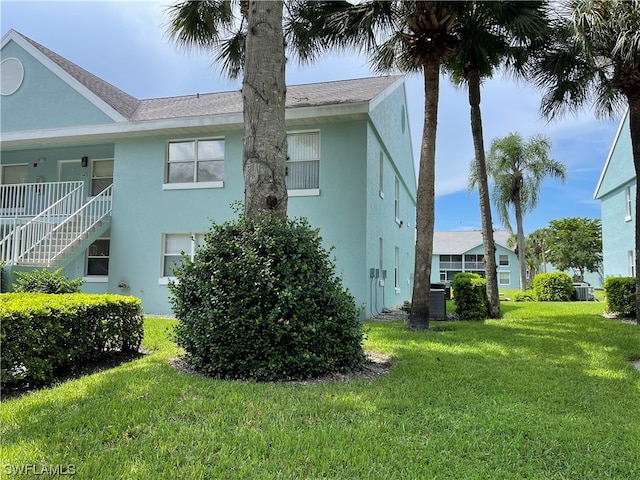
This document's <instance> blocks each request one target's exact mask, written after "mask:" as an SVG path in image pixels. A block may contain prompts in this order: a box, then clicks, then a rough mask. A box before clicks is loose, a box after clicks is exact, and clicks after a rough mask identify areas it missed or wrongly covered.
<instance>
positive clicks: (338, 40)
mask: <svg viewBox="0 0 640 480" xmlns="http://www.w3.org/2000/svg"><path fill="white" fill-rule="evenodd" d="M465 3H466V2H437V1H400V0H392V1H389V0H386V1H384V0H383V1H380V0H371V1H364V2H358V3H352V2H349V1H344V0H341V1H308V2H304V1H300V2H292V3H291V4H290V5H289V6H288V10H289V15H288V18H287V20H286V21H285V34H286V36H287V38H289V39H290V41H291V42H292V46H293V47H294V48H295V51H296V54H297V56H298V58H299V59H300V60H301V61H303V62H305V61H313V60H315V59H316V58H317V57H318V56H319V55H321V54H323V53H325V52H327V51H331V50H341V49H346V50H352V51H358V52H361V53H364V54H366V55H367V56H369V57H370V60H371V63H372V66H373V68H374V70H376V71H378V72H387V71H390V70H394V69H399V70H400V71H403V72H414V71H421V69H422V67H423V65H424V64H425V63H426V62H429V61H433V60H434V59H435V60H437V61H438V62H440V61H442V60H443V59H447V58H450V57H451V56H452V55H454V54H455V52H456V51H457V48H458V43H459V39H458V37H457V36H456V35H455V34H454V33H453V31H452V29H453V27H454V26H455V25H456V21H457V18H458V15H459V14H460V13H461V12H462V11H463V10H464V9H465V8H466V6H465Z"/></svg>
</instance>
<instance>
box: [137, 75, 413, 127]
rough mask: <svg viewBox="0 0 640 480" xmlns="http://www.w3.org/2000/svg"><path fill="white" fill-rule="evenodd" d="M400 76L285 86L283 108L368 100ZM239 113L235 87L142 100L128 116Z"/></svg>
mask: <svg viewBox="0 0 640 480" xmlns="http://www.w3.org/2000/svg"><path fill="white" fill-rule="evenodd" d="M399 78H402V77H400V76H386V77H370V78H359V79H353V80H340V81H334V82H324V83H309V84H305V85H290V86H288V87H287V103H286V106H287V108H299V107H316V106H322V105H342V104H349V103H361V102H368V101H370V100H372V99H374V98H375V97H376V96H378V95H379V94H380V93H382V92H383V91H384V90H385V89H386V88H388V87H389V86H390V85H391V84H393V83H394V82H395V81H397V80H398V79H399ZM231 113H242V94H241V92H240V91H239V90H236V91H232V92H221V93H206V94H197V95H187V96H182V97H169V98H153V99H149V100H142V101H141V102H140V106H139V108H138V110H137V111H136V113H135V115H134V116H133V118H132V120H159V119H163V118H177V117H191V116H199V115H222V114H231Z"/></svg>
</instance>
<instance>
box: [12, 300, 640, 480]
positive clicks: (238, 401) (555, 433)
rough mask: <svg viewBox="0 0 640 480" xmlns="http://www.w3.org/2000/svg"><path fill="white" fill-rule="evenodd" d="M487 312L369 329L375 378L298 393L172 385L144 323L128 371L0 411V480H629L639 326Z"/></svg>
mask: <svg viewBox="0 0 640 480" xmlns="http://www.w3.org/2000/svg"><path fill="white" fill-rule="evenodd" d="M502 307H503V312H504V319H502V320H488V321H486V322H483V323H469V322H453V323H445V322H434V327H437V330H438V331H431V332H424V333H411V332H407V331H405V330H404V328H403V325H402V324H401V323H375V324H374V323H369V324H367V331H368V333H367V340H366V347H367V348H368V349H371V350H376V351H381V352H385V353H388V354H390V355H391V356H392V358H393V361H394V366H393V368H392V370H391V372H390V373H389V374H388V375H386V376H384V377H380V378H378V379H377V380H373V381H365V380H353V381H348V382H340V383H328V384H314V385H311V386H301V385H294V384H273V383H268V384H259V383H254V382H230V381H220V380H212V379H208V378H203V377H196V376H192V375H189V374H186V373H182V372H177V371H175V370H174V369H173V368H172V367H171V366H170V365H169V363H168V360H169V359H170V358H171V357H173V356H175V355H176V352H177V350H176V347H175V346H174V345H173V344H172V343H171V342H170V341H169V340H168V339H167V329H168V328H169V327H170V326H171V323H172V322H171V321H169V320H164V319H153V318H151V319H147V321H146V330H145V339H144V343H143V345H144V347H145V348H146V349H148V350H152V351H153V352H152V353H150V354H148V355H146V356H145V357H144V358H141V359H138V360H135V361H132V362H129V363H126V364H123V365H120V366H118V367H116V368H113V369H109V370H106V371H103V372H99V373H95V374H92V375H89V376H85V377H83V378H80V379H77V380H73V381H69V382H65V383H63V384H61V385H59V386H56V387H53V388H49V389H44V390H40V391H37V392H32V393H29V394H26V395H24V396H22V397H19V398H15V399H9V400H6V401H4V402H3V403H2V405H1V406H0V408H1V416H0V419H1V422H2V423H1V425H2V431H0V442H1V443H0V444H1V445H2V448H1V452H2V462H1V463H2V465H0V467H1V468H0V476H5V477H6V476H7V474H8V473H9V472H10V471H15V469H17V468H18V467H19V466H23V468H24V466H25V465H37V466H40V467H37V468H42V467H41V466H45V467H47V466H54V467H55V466H57V465H62V466H66V467H69V466H71V467H72V469H73V471H74V472H75V474H76V475H75V478H82V479H85V478H86V479H94V478H110V479H126V478H131V479H157V478H176V477H177V476H179V477H180V478H185V479H206V478H247V479H255V478H269V479H270V478H332V479H333V478H335V479H342V478H344V479H347V478H348V479H352V478H376V479H378V478H380V479H384V478H393V479H397V478H409V479H415V478H455V479H462V478H464V479H474V478H477V479H488V478H499V479H521V478H533V479H566V478H576V479H589V478H593V479H601V478H619V479H630V478H640V402H639V401H638V400H639V398H640V373H639V372H637V371H636V370H635V369H634V368H633V366H631V365H630V364H629V362H628V361H629V360H631V359H636V358H640V328H639V327H637V326H634V325H628V324H622V323H618V322H615V321H612V320H607V319H604V318H603V317H602V316H601V313H602V311H603V308H604V304H603V303H596V302H589V303H586V302H583V303H557V304H542V303H515V302H506V303H503V305H502ZM49 468H50V467H49ZM11 469H14V470H11Z"/></svg>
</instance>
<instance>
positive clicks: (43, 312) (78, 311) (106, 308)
mask: <svg viewBox="0 0 640 480" xmlns="http://www.w3.org/2000/svg"><path fill="white" fill-rule="evenodd" d="M0 315H1V318H2V330H1V332H0V342H1V343H2V360H1V365H0V366H1V371H0V373H1V380H2V385H18V384H22V383H29V384H42V383H45V382H48V381H50V380H52V379H53V378H54V377H55V375H56V374H57V373H58V372H59V371H60V370H61V369H64V368H68V367H70V366H72V365H74V364H77V363H81V362H85V361H89V360H95V359H99V358H100V357H101V356H102V355H103V354H104V353H105V352H107V351H122V352H127V351H136V350H137V349H138V348H139V346H140V343H141V342H142V336H143V316H142V307H141V303H140V299H138V298H135V297H127V296H121V295H106V294H105V295H95V294H85V293H74V294H43V293H5V294H2V295H0Z"/></svg>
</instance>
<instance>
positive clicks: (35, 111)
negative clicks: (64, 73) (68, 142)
mask: <svg viewBox="0 0 640 480" xmlns="http://www.w3.org/2000/svg"><path fill="white" fill-rule="evenodd" d="M10 57H14V58H17V59H18V60H20V62H21V63H22V65H23V67H24V80H23V82H22V85H21V86H20V88H19V89H18V90H17V91H16V92H15V93H14V94H12V95H8V96H3V97H2V109H0V110H1V111H0V121H1V122H2V131H3V132H15V131H21V130H37V129H44V128H59V127H72V126H80V125H83V126H84V125H96V124H105V123H113V120H112V119H111V118H109V117H108V116H107V115H106V114H105V113H103V112H102V111H101V110H100V109H98V108H97V107H96V106H95V105H93V104H92V103H91V102H89V101H88V100H87V99H86V98H84V97H83V96H82V95H80V94H79V93H78V92H77V91H75V90H74V89H73V88H71V87H70V86H69V85H68V84H66V83H65V82H64V81H63V80H61V79H60V78H59V77H58V76H56V75H54V74H53V73H52V72H51V71H50V70H49V69H48V68H46V67H45V66H43V65H42V64H41V63H40V62H38V61H37V60H35V59H34V58H33V57H31V56H30V55H29V54H27V52H25V51H24V50H23V49H22V48H21V47H20V46H19V45H18V44H17V43H15V42H14V41H9V42H7V44H6V45H5V46H4V48H3V49H2V59H5V58H10Z"/></svg>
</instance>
